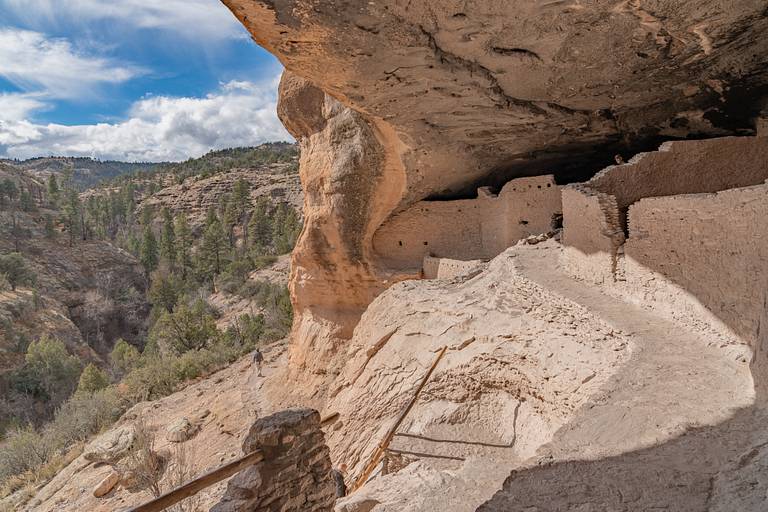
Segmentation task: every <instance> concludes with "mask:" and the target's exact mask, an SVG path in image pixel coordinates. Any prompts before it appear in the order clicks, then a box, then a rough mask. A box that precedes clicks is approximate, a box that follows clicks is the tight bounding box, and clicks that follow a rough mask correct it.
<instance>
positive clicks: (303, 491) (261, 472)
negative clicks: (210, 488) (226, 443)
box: [211, 409, 336, 512]
mask: <svg viewBox="0 0 768 512" xmlns="http://www.w3.org/2000/svg"><path fill="white" fill-rule="evenodd" d="M257 449H258V450H262V451H263V452H264V460H263V461H262V462H260V463H259V464H257V465H255V466H252V467H250V468H246V469H244V470H243V471H241V472H240V473H238V474H237V475H235V476H234V477H232V479H231V480H230V481H229V483H228V485H227V491H226V493H225V494H224V497H223V498H222V500H221V501H220V502H219V503H218V504H217V505H215V506H214V507H213V508H212V509H211V512H243V511H248V512H330V511H331V510H333V507H334V504H335V501H336V498H335V488H334V484H333V479H332V477H331V460H330V456H329V451H328V447H327V446H326V445H325V439H324V436H323V432H322V430H320V415H319V414H318V412H317V411H315V410H312V409H289V410H286V411H281V412H279V413H276V414H273V415H271V416H267V417H265V418H261V419H259V420H257V421H256V422H255V423H254V424H253V426H252V427H251V430H250V432H249V433H248V436H247V437H246V438H245V441H244V442H243V452H244V453H251V452H253V451H255V450H257Z"/></svg>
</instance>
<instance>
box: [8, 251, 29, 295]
mask: <svg viewBox="0 0 768 512" xmlns="http://www.w3.org/2000/svg"><path fill="white" fill-rule="evenodd" d="M0 274H3V275H4V276H5V278H6V280H7V281H8V284H10V285H11V290H16V287H17V286H19V285H25V284H29V285H31V284H34V283H35V281H36V280H37V276H36V275H35V273H34V272H32V270H31V269H30V268H29V267H28V266H27V262H26V260H25V259H24V258H23V257H22V256H21V254H19V253H17V252H12V253H10V254H2V255H0Z"/></svg>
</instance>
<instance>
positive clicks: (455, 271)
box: [423, 256, 483, 279]
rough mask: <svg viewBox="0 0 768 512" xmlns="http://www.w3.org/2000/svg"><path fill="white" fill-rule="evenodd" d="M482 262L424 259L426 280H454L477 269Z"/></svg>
mask: <svg viewBox="0 0 768 512" xmlns="http://www.w3.org/2000/svg"><path fill="white" fill-rule="evenodd" d="M482 263H483V262H482V260H468V261H463V260H452V259H448V258H433V257H432V256H425V257H424V267H423V272H424V279H453V278H454V277H457V276H461V275H464V274H467V273H468V272H470V271H471V270H473V269H475V268H477V267H478V266H479V265H481V264H482Z"/></svg>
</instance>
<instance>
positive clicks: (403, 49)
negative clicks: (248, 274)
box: [223, 0, 768, 375]
mask: <svg viewBox="0 0 768 512" xmlns="http://www.w3.org/2000/svg"><path fill="white" fill-rule="evenodd" d="M223 2H224V3H225V4H226V5H227V6H228V7H229V8H230V9H231V10H232V12H233V13H234V14H235V16H236V17H237V18H238V19H239V20H240V21H241V22H242V23H243V24H244V25H245V27H246V28H247V29H248V30H249V32H250V33H251V34H252V35H253V37H254V39H255V41H256V42H257V43H258V44H260V45H261V46H263V47H264V48H266V49H267V50H269V51H270V52H271V53H273V54H275V55H276V56H277V57H278V58H279V59H280V61H281V62H282V63H283V64H284V65H285V67H286V69H287V70H289V75H288V76H287V77H286V79H285V80H284V81H283V84H282V87H281V93H280V94H281V106H280V112H281V118H282V119H283V121H284V123H285V124H286V126H287V127H288V128H289V130H290V131H291V132H292V133H293V134H294V136H296V138H297V139H298V140H300V141H301V142H300V143H301V146H302V161H301V177H302V183H303V187H304V189H305V191H306V199H305V213H306V219H307V222H306V224H305V230H304V233H303V235H302V237H301V240H300V241H299V244H298V248H297V251H296V253H295V255H294V270H293V275H292V280H291V281H292V285H291V290H292V296H293V300H294V304H295V307H296V312H297V314H296V320H295V324H294V331H293V340H294V347H293V349H292V354H291V362H292V364H291V366H292V368H294V369H295V370H298V371H300V372H301V373H303V374H305V375H306V374H307V372H309V373H310V374H315V375H316V374H320V375H322V374H331V375H333V374H336V373H338V371H339V370H338V364H340V363H338V361H334V355H335V354H338V353H339V348H340V347H341V346H343V345H344V344H345V343H346V341H347V340H348V339H349V337H350V336H351V335H352V330H353V328H354V325H355V324H356V323H357V322H358V320H359V318H360V315H361V313H362V311H363V310H364V309H365V308H366V306H367V305H368V304H369V303H370V302H371V301H372V300H373V299H374V298H375V297H376V296H377V295H378V294H379V293H380V292H381V291H383V290H385V289H386V288H387V287H389V286H390V285H391V284H392V283H393V282H396V281H398V280H400V279H403V278H407V277H413V276H414V274H411V273H409V272H404V271H403V270H404V269H405V268H406V264H407V267H408V268H409V269H410V268H413V269H416V268H418V266H419V265H420V262H421V256H423V255H424V253H423V252H422V253H421V254H420V255H418V257H416V255H413V257H412V256H411V255H409V256H408V262H401V264H400V265H396V266H390V264H389V263H388V260H387V259H386V258H387V257H388V256H389V254H384V253H382V254H379V251H375V250H373V243H372V240H373V237H374V233H376V231H377V230H378V228H379V227H380V226H381V225H382V224H384V223H385V222H386V221H387V219H388V218H390V217H391V216H392V215H396V214H398V213H401V212H403V211H405V210H407V209H408V208H409V207H412V206H413V205H414V204H415V203H417V202H419V201H422V200H424V199H426V198H429V197H442V198H450V197H455V196H456V195H459V194H466V193H468V192H472V191H474V190H476V189H477V188H478V187H479V186H483V185H495V186H499V185H501V184H502V183H505V182H507V181H509V180H511V179H514V178H518V177H521V176H530V175H536V174H543V173H545V172H552V171H551V170H552V169H557V170H558V174H559V176H558V177H559V178H564V179H567V180H570V181H574V178H581V177H583V176H584V175H585V173H587V174H589V173H591V169H592V168H594V167H593V166H596V165H598V164H602V165H604V163H605V162H606V160H607V159H608V158H612V157H613V155H614V154H615V153H616V152H625V153H636V152H637V151H640V150H646V149H649V148H650V147H652V145H653V144H656V143H657V141H658V140H659V139H661V138H664V137H687V136H690V135H692V134H694V135H696V136H700V137H707V136H715V135H728V134H735V133H752V132H754V125H753V117H754V115H755V113H756V112H757V111H759V109H760V108H762V106H761V105H760V104H759V100H760V98H761V97H762V96H763V95H764V92H765V87H766V86H768V63H766V59H765V55H768V38H767V37H765V34H766V33H768V20H767V19H766V17H765V15H764V14H765V12H764V11H765V6H764V5H762V3H761V2H755V1H752V0H741V1H739V2H737V4H736V5H732V4H728V5H726V4H725V3H723V2H721V1H719V0H698V1H695V2H694V1H684V2H680V1H678V0H658V1H654V2H652V5H651V6H648V5H645V4H644V3H643V5H641V2H634V1H633V2H626V1H624V2H619V1H613V2H607V3H605V2H587V3H585V2H554V3H553V2H549V3H542V2H534V1H532V0H524V1H521V2H498V1H495V0H481V1H478V2H473V3H471V4H466V3H464V2H455V1H447V0H428V1H424V2H402V1H400V0H384V1H380V2H366V3H360V2H347V1H342V2H317V1H310V0H281V1H271V0H223ZM705 20H706V21H707V23H706V26H704V25H702V23H704V21H705ZM586 27H588V28H589V29H588V30H586V29H585V28H586ZM713 49H714V50H713ZM660 69H663V70H664V72H663V73H659V72H658V70H660ZM294 75H297V76H301V77H302V79H298V78H296V77H295V76H294ZM732 84H733V85H734V86H733V87H731V85H732ZM422 242H423V241H422ZM421 250H422V251H423V248H422V249H421ZM395 254H397V253H395ZM411 258H412V259H411Z"/></svg>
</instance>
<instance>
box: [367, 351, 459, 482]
mask: <svg viewBox="0 0 768 512" xmlns="http://www.w3.org/2000/svg"><path fill="white" fill-rule="evenodd" d="M447 349H448V346H447V345H446V346H445V347H443V348H442V350H440V353H439V354H437V357H436V358H435V361H434V362H433V363H432V366H430V368H429V370H428V371H427V373H426V374H425V375H424V378H422V379H421V382H420V383H419V385H418V387H417V388H416V391H415V392H414V393H413V397H412V398H411V400H410V401H409V402H408V405H406V406H405V408H403V410H402V411H401V412H400V416H398V417H397V420H396V421H395V423H394V425H392V427H391V428H390V429H389V430H388V431H387V435H385V436H384V439H383V440H382V441H381V442H380V443H379V446H378V447H377V448H376V450H375V451H374V452H373V455H372V456H371V460H370V461H368V464H367V465H366V466H365V469H363V472H362V473H361V474H360V477H359V478H358V479H357V481H356V482H355V485H354V486H352V492H354V491H356V490H358V489H359V488H360V487H362V486H363V484H364V483H365V482H366V481H367V480H368V477H369V476H371V473H373V470H374V469H376V465H378V463H379V460H380V459H381V457H382V456H383V455H384V452H386V451H387V448H388V447H389V443H391V442H392V438H393V437H395V432H397V429H398V428H400V424H401V423H402V422H403V420H404V419H405V417H406V416H408V413H409V412H411V409H413V406H414V405H415V404H416V400H417V399H418V398H419V393H421V390H422V389H424V386H425V385H426V384H427V381H428V380H429V378H430V377H431V376H432V372H434V371H435V368H437V363H439V362H440V359H442V358H443V355H444V354H445V351H446V350H447Z"/></svg>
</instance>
